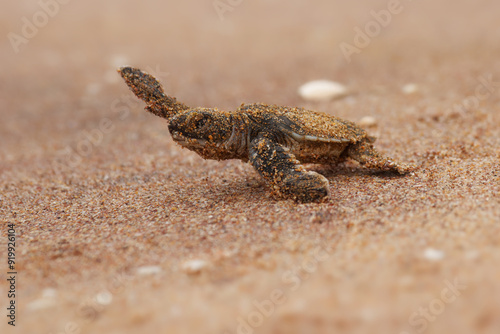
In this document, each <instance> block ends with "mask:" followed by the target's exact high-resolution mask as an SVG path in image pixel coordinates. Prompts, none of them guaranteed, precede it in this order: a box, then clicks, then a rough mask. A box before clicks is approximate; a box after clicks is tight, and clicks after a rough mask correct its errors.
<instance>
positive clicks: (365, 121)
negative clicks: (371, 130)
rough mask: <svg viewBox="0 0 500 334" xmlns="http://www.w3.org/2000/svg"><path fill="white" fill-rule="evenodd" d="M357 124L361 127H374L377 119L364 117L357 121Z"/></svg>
mask: <svg viewBox="0 0 500 334" xmlns="http://www.w3.org/2000/svg"><path fill="white" fill-rule="evenodd" d="M358 124H359V125H360V126H363V127H370V126H375V125H377V119H376V118H375V117H372V116H365V117H363V118H362V119H360V120H359V123H358Z"/></svg>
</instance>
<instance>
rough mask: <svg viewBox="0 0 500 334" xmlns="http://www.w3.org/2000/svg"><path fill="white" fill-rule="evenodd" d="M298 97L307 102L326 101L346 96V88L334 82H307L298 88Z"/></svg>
mask: <svg viewBox="0 0 500 334" xmlns="http://www.w3.org/2000/svg"><path fill="white" fill-rule="evenodd" d="M298 93H299V95H300V96H301V97H302V98H303V99H304V100H307V101H328V100H332V99H335V98H339V97H342V96H345V95H347V93H348V91H347V88H346V87H345V86H344V85H342V84H340V83H338V82H335V81H329V80H315V81H309V82H308V83H305V84H303V85H302V86H300V87H299V90H298Z"/></svg>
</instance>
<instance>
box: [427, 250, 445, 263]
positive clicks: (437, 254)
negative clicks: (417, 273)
mask: <svg viewBox="0 0 500 334" xmlns="http://www.w3.org/2000/svg"><path fill="white" fill-rule="evenodd" d="M424 257H425V258H426V259H427V260H431V261H439V260H442V259H443V258H444V252H443V251H440V250H438V249H434V248H427V249H426V250H425V251H424Z"/></svg>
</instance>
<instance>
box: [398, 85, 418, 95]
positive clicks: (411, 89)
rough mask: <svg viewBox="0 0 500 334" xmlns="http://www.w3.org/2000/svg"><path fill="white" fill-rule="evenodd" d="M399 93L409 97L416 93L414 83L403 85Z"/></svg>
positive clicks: (416, 89)
mask: <svg viewBox="0 0 500 334" xmlns="http://www.w3.org/2000/svg"><path fill="white" fill-rule="evenodd" d="M401 91H402V92H403V93H405V94H407V95H410V94H413V93H416V92H417V91H418V86H417V85H416V84H414V83H409V84H406V85H404V86H403V88H401Z"/></svg>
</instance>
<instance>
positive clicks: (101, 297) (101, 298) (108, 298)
mask: <svg viewBox="0 0 500 334" xmlns="http://www.w3.org/2000/svg"><path fill="white" fill-rule="evenodd" d="M95 301H96V302H97V303H98V304H100V305H109V304H111V302H112V301H113V294H111V292H109V291H108V290H104V291H101V292H99V293H98V294H97V295H96V296H95Z"/></svg>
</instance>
